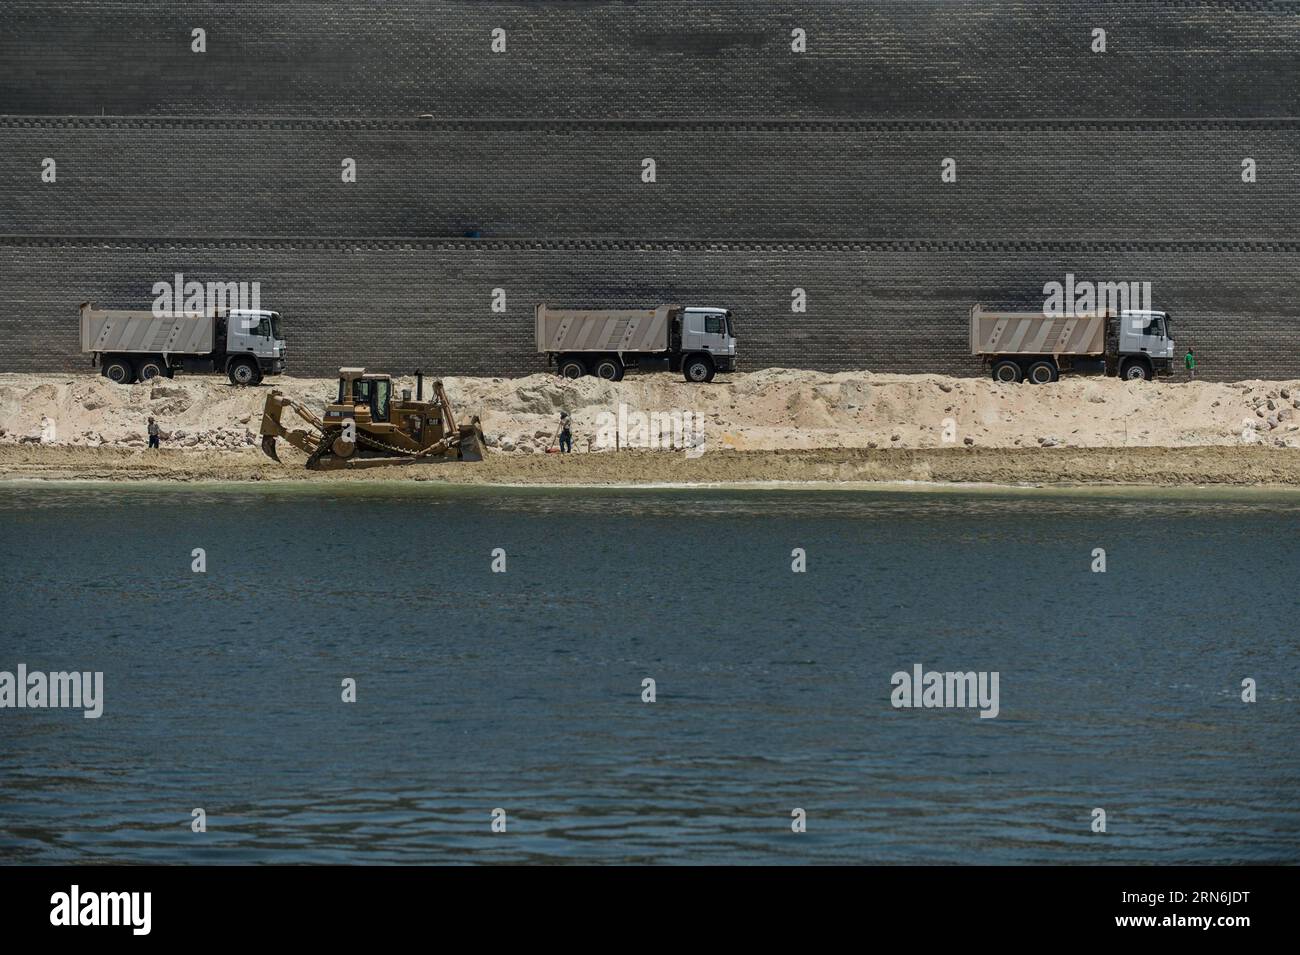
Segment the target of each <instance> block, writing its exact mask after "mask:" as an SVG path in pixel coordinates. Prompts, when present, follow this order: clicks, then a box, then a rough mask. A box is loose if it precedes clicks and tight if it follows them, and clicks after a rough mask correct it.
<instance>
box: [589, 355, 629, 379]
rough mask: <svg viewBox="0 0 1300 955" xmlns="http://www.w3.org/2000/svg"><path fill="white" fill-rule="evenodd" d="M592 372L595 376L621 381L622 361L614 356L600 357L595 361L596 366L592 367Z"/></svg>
mask: <svg viewBox="0 0 1300 955" xmlns="http://www.w3.org/2000/svg"><path fill="white" fill-rule="evenodd" d="M592 373H593V374H594V375H595V376H596V377H597V378H604V379H605V380H606V381H622V380H623V363H622V362H621V361H619V360H618V359H617V358H614V357H610V358H601V359H600V360H599V361H597V362H596V367H595V368H593V369H592Z"/></svg>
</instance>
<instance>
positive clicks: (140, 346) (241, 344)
mask: <svg viewBox="0 0 1300 955" xmlns="http://www.w3.org/2000/svg"><path fill="white" fill-rule="evenodd" d="M81 350H82V352H83V353H84V354H88V355H91V356H93V357H92V358H91V366H92V367H94V366H96V365H97V366H98V367H99V370H100V373H101V374H103V376H104V377H105V378H108V379H109V380H110V381H116V382H118V383H119V384H123V385H129V384H131V383H132V382H136V381H148V380H149V379H150V378H157V377H158V376H159V375H165V376H167V377H169V378H170V377H172V376H174V375H175V373H176V372H177V371H187V372H209V373H211V372H216V373H219V374H226V375H229V376H230V380H231V382H232V383H233V384H236V385H255V384H257V383H258V382H260V381H261V380H262V377H263V376H264V375H277V374H279V373H280V372H282V371H284V353H285V345H284V325H283V323H282V322H281V320H280V313H279V312H270V311H265V310H262V309H209V310H207V311H204V312H191V313H186V314H176V315H164V316H158V315H155V314H154V313H153V312H152V311H149V310H143V311H126V310H114V309H96V308H95V307H94V306H93V305H91V304H90V303H89V302H84V303H82V306H81Z"/></svg>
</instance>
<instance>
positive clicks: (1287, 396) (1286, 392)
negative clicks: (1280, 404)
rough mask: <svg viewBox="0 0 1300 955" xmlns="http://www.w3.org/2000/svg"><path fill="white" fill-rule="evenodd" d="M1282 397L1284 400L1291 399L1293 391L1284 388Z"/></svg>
mask: <svg viewBox="0 0 1300 955" xmlns="http://www.w3.org/2000/svg"><path fill="white" fill-rule="evenodd" d="M1281 396H1282V397H1283V398H1290V397H1291V390H1290V389H1289V388H1283V389H1282V391H1281Z"/></svg>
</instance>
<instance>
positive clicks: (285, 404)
mask: <svg viewBox="0 0 1300 955" xmlns="http://www.w3.org/2000/svg"><path fill="white" fill-rule="evenodd" d="M415 382H416V384H415V397H414V398H412V397H411V393H410V391H409V390H407V391H403V392H402V395H401V397H400V398H395V397H394V396H393V379H392V378H391V377H390V376H388V375H367V374H366V370H365V369H364V368H340V369H339V390H338V396H337V400H335V401H333V402H331V403H330V404H328V405H326V407H325V414H324V416H317V415H316V414H315V413H313V412H312V411H311V409H310V408H307V407H306V406H305V405H303V404H302V403H301V402H298V401H294V400H293V399H292V398H290V397H289V396H288V395H285V394H284V393H283V392H281V391H279V390H278V389H276V390H272V391H271V393H270V394H269V395H267V396H266V405H265V407H264V408H263V409H262V451H263V452H264V453H265V454H266V455H267V457H269V458H271V459H272V460H273V461H277V462H278V461H279V460H280V457H279V455H278V454H277V453H276V448H275V439H276V438H284V439H285V440H286V441H288V442H289V443H290V444H291V445H293V446H294V447H295V448H297V449H298V450H299V451H302V452H303V453H304V454H306V455H307V467H308V468H310V469H312V470H314V471H329V470H337V469H341V468H368V467H380V466H384V465H389V464H412V463H415V462H417V461H435V460H457V461H482V460H483V447H484V442H483V429H482V428H480V427H479V421H478V418H473V419H472V420H471V422H470V423H469V424H457V423H456V416H455V413H454V411H453V410H452V407H451V402H450V401H449V400H448V399H447V392H446V391H444V390H443V387H442V382H441V381H435V382H433V398H432V400H431V401H425V400H424V376H423V375H422V374H421V373H420V372H418V371H417V372H416V373H415ZM285 408H292V409H293V410H294V412H295V413H296V414H297V415H298V417H299V418H301V419H302V420H303V421H304V422H305V423H306V424H307V425H308V427H307V428H287V427H285V425H284V424H283V422H282V421H281V417H282V415H283V414H284V409H285Z"/></svg>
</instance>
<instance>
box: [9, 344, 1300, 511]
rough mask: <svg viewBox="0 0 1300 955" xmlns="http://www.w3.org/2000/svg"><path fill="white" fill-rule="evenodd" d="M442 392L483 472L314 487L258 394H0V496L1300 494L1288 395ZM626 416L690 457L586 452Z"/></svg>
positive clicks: (788, 374) (447, 470)
mask: <svg viewBox="0 0 1300 955" xmlns="http://www.w3.org/2000/svg"><path fill="white" fill-rule="evenodd" d="M445 384H446V386H447V390H448V392H449V394H450V395H451V398H452V400H453V402H454V404H455V406H456V410H457V414H458V415H459V416H461V417H462V418H466V417H468V416H469V415H471V414H477V415H479V416H480V418H481V420H482V424H483V428H484V431H485V432H486V433H487V435H488V439H489V444H490V445H492V447H491V448H490V451H489V457H488V460H486V461H484V462H482V463H480V464H473V465H456V464H448V465H445V466H444V465H436V464H421V465H417V466H414V467H406V468H386V469H381V470H371V471H366V472H352V473H344V474H340V473H328V474H320V473H313V472H307V471H306V470H305V469H304V468H303V467H302V456H301V455H300V454H297V453H296V452H294V451H293V450H292V449H289V448H287V447H286V446H285V445H284V443H283V442H281V457H282V459H283V461H284V463H283V464H280V465H277V464H275V463H274V462H271V461H269V460H267V459H265V458H264V457H262V456H261V454H260V452H259V451H258V449H257V438H256V435H255V433H256V431H257V428H258V422H259V421H260V414H261V407H262V402H263V400H264V397H265V393H266V390H267V389H266V388H265V387H262V388H249V389H239V388H235V387H233V386H231V385H229V384H228V383H226V382H225V381H224V379H219V378H213V377H189V378H184V379H181V378H178V379H176V380H174V381H161V382H158V383H155V384H141V385H135V386H131V387H123V386H119V385H114V384H111V383H110V382H108V381H106V380H104V379H103V378H100V377H98V376H93V375H14V374H9V375H0V478H24V477H44V478H59V479H74V478H80V479H91V478H102V479H112V480H131V479H174V480H243V479H250V480H280V479H298V480H306V479H311V480H349V481H353V480H393V479H399V480H401V479H416V480H420V479H424V480H439V481H453V482H457V483H461V482H470V483H512V482H519V483H611V484H616V483H640V482H697V481H698V482H736V481H767V480H783V481H800V480H810V481H897V480H930V481H988V482H995V483H1008V484H1013V483H1035V484H1042V483H1059V482H1066V483H1139V484H1290V485H1300V382H1295V381H1293V382H1265V381H1245V382H1234V383H1229V384H1212V383H1204V382H1195V383H1171V384H1164V383H1158V384H1157V383H1151V384H1146V383H1138V384H1130V383H1125V382H1121V381H1116V380H1109V379H1097V378H1088V379H1069V380H1065V381H1062V382H1058V383H1056V384H1053V385H1046V386H1031V385H1002V384H997V383H995V382H992V381H990V380H987V379H983V378H979V379H974V378H947V377H943V376H938V375H876V374H871V373H867V372H849V373H839V374H825V373H820V372H810V371H794V370H788V369H766V370H762V371H756V372H752V373H748V374H736V375H730V376H727V380H725V381H723V380H722V379H719V381H717V382H715V383H713V384H710V385H703V386H696V385H687V384H686V383H685V382H682V381H680V380H679V379H677V378H674V377H671V376H668V375H649V376H640V377H629V378H628V379H626V380H625V381H623V382H620V383H617V384H613V383H609V382H603V381H599V380H594V379H582V380H579V381H576V382H575V381H563V380H561V379H558V378H556V377H554V376H552V375H532V376H529V377H527V378H519V379H501V378H448V379H445ZM273 385H274V387H278V388H281V389H282V390H284V391H285V392H287V393H288V394H290V395H292V396H293V397H295V398H297V399H299V400H301V401H303V402H304V403H305V404H307V405H309V406H311V407H315V408H320V407H322V406H323V405H324V403H325V401H326V399H327V397H328V396H329V395H330V394H331V393H332V392H333V391H334V390H335V387H336V386H335V383H334V382H333V381H332V380H330V379H303V378H286V377H282V378H279V379H275V380H274V382H273ZM404 386H405V387H414V383H413V382H412V381H410V380H404V381H403V382H401V383H399V385H398V387H399V388H400V387H404ZM620 404H622V405H624V406H626V410H627V412H628V414H629V416H632V415H635V414H636V413H637V412H641V413H644V414H647V415H648V414H651V413H660V414H672V413H674V412H677V413H682V412H691V413H692V414H694V415H696V416H697V417H696V418H695V420H696V421H697V422H702V426H703V427H702V430H703V435H704V439H705V445H704V447H705V451H704V453H703V454H701V455H699V456H696V457H690V456H688V455H687V454H686V453H684V452H683V451H682V450H654V451H649V450H627V449H622V450H613V449H607V450H601V449H599V448H598V447H597V440H596V439H597V433H598V429H599V428H600V427H601V426H602V424H608V423H609V421H610V420H612V418H613V417H614V416H616V415H617V413H618V410H619V406H620ZM560 410H567V411H569V412H570V413H571V414H572V415H573V417H574V420H575V423H576V424H575V438H576V441H575V444H576V450H577V451H578V452H579V453H577V454H574V455H569V456H560V455H554V454H551V455H548V454H544V453H542V452H543V451H544V448H545V446H546V444H547V443H548V441H549V438H550V436H551V435H552V433H553V432H554V429H555V421H556V418H557V416H558V413H559V411H560ZM602 413H605V414H606V415H608V416H609V417H607V418H602V417H601V415H602ZM151 414H152V415H153V416H154V417H155V418H157V419H158V421H159V423H160V424H161V426H162V429H163V433H164V436H165V442H164V451H163V452H161V453H158V452H146V451H145V450H144V444H145V440H144V435H145V422H146V419H147V417H148V416H149V415H151ZM632 420H633V421H634V420H635V419H634V418H633V419H632ZM636 437H637V435H636V433H635V424H633V425H632V438H633V443H635V438H636ZM623 440H624V439H620V443H622V442H623Z"/></svg>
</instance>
